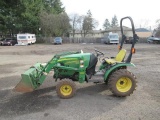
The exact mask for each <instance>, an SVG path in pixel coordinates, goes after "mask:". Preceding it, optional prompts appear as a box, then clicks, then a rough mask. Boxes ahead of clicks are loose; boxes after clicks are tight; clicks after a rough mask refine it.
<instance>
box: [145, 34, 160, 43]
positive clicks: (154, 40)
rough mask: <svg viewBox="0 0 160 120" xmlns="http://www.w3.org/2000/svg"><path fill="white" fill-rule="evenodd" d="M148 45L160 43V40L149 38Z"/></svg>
mask: <svg viewBox="0 0 160 120" xmlns="http://www.w3.org/2000/svg"><path fill="white" fill-rule="evenodd" d="M147 43H160V38H158V37H154V36H150V37H148V38H147Z"/></svg>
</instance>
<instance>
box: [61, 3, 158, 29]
mask: <svg viewBox="0 0 160 120" xmlns="http://www.w3.org/2000/svg"><path fill="white" fill-rule="evenodd" d="M61 2H62V4H63V6H64V7H65V11H66V12H67V14H68V15H71V14H79V15H86V14H87V11H88V10H90V11H91V13H92V17H93V18H94V19H96V20H97V21H98V22H99V26H98V27H97V29H103V27H102V26H103V23H104V21H105V19H108V20H109V21H110V22H111V20H112V17H113V16H114V15H116V16H117V18H118V22H119V24H120V19H121V18H123V17H126V16H130V17H132V19H133V21H134V24H135V27H136V28H139V27H146V28H150V27H151V29H154V28H155V27H156V20H158V19H160V14H159V11H160V5H159V3H160V1H159V0H61ZM123 25H124V26H128V27H130V23H129V21H128V20H125V21H124V22H123Z"/></svg>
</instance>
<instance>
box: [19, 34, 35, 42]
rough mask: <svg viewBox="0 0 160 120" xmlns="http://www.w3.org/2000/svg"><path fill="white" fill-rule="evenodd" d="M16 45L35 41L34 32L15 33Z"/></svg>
mask: <svg viewBox="0 0 160 120" xmlns="http://www.w3.org/2000/svg"><path fill="white" fill-rule="evenodd" d="M17 41H18V45H31V44H33V43H35V42H36V36H35V34H29V33H25V34H17Z"/></svg>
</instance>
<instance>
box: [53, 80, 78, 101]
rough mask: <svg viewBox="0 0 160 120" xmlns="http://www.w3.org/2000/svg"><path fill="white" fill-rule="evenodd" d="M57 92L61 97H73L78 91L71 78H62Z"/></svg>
mask: <svg viewBox="0 0 160 120" xmlns="http://www.w3.org/2000/svg"><path fill="white" fill-rule="evenodd" d="M56 92H57V95H58V96H59V97H60V98H63V99H68V98H72V97H73V96H74V95H75V93H76V84H75V83H74V82H73V81H71V80H61V81H60V82H59V83H58V84H57V86H56Z"/></svg>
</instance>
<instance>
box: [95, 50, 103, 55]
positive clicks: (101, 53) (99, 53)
mask: <svg viewBox="0 0 160 120" xmlns="http://www.w3.org/2000/svg"><path fill="white" fill-rule="evenodd" d="M94 50H95V52H96V54H97V57H98V56H99V55H103V56H104V53H103V52H101V51H99V50H97V49H94Z"/></svg>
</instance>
